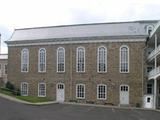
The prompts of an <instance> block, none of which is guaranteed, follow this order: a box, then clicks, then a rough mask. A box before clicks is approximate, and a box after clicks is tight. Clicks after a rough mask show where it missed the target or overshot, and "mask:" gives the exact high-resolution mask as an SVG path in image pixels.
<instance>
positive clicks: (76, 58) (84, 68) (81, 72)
mask: <svg viewBox="0 0 160 120" xmlns="http://www.w3.org/2000/svg"><path fill="white" fill-rule="evenodd" d="M79 48H82V49H84V71H78V64H77V63H78V49H79ZM85 68H86V50H85V48H84V47H82V46H80V47H77V49H76V72H78V73H84V72H85Z"/></svg>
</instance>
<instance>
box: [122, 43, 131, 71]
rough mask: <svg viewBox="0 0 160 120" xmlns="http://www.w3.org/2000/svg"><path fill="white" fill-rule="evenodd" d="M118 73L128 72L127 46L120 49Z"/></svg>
mask: <svg viewBox="0 0 160 120" xmlns="http://www.w3.org/2000/svg"><path fill="white" fill-rule="evenodd" d="M120 72H121V73H128V72H129V48H128V47H127V46H122V47H121V48H120Z"/></svg>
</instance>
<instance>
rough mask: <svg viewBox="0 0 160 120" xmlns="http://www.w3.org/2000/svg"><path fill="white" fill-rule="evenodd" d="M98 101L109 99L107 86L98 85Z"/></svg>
mask: <svg viewBox="0 0 160 120" xmlns="http://www.w3.org/2000/svg"><path fill="white" fill-rule="evenodd" d="M97 99H100V100H106V99H107V85H105V84H99V85H97Z"/></svg>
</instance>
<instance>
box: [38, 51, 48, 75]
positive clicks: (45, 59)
mask: <svg viewBox="0 0 160 120" xmlns="http://www.w3.org/2000/svg"><path fill="white" fill-rule="evenodd" d="M41 50H44V53H45V56H44V59H45V63H44V65H45V67H44V70H43V71H41V70H40V51H41ZM46 56H47V55H46V49H45V48H40V49H39V51H38V72H41V73H43V72H46Z"/></svg>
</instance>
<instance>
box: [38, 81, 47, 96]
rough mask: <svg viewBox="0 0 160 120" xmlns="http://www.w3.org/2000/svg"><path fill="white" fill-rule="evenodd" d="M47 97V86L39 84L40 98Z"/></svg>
mask: <svg viewBox="0 0 160 120" xmlns="http://www.w3.org/2000/svg"><path fill="white" fill-rule="evenodd" d="M45 96H46V84H45V83H39V84H38V97H45Z"/></svg>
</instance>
